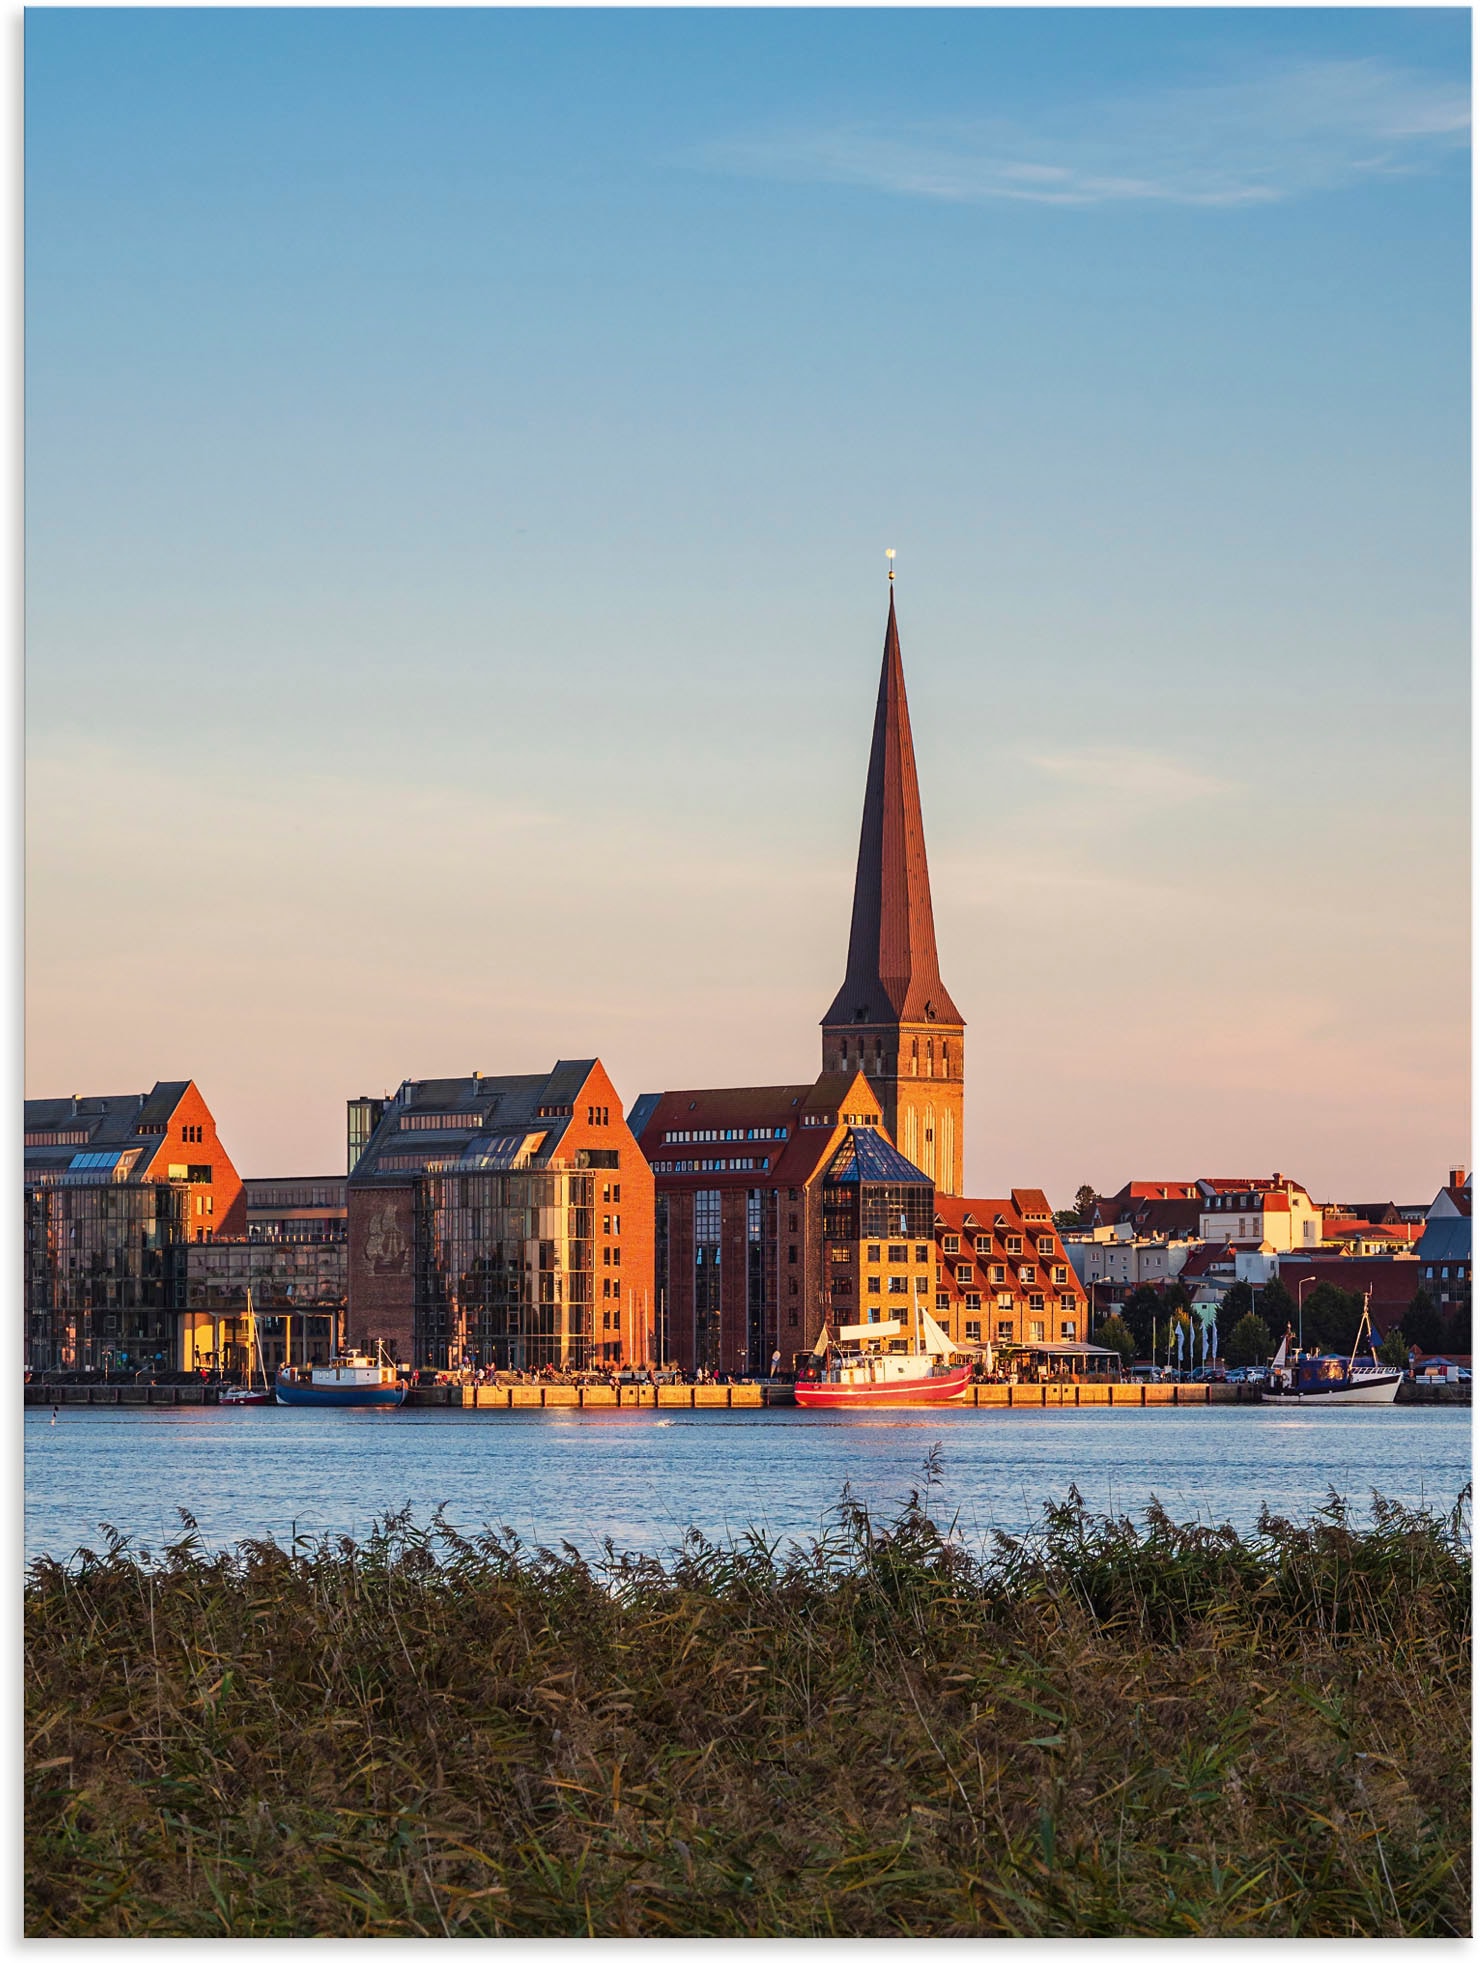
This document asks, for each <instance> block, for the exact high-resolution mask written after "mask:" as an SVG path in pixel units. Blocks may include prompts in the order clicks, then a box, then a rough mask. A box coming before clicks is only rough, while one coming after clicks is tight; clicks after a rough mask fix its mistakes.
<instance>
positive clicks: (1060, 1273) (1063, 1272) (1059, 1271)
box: [1053, 1264, 1069, 1288]
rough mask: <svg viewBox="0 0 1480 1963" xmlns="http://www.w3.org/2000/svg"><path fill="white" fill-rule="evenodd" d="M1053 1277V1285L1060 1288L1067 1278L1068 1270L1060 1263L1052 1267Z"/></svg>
mask: <svg viewBox="0 0 1480 1963" xmlns="http://www.w3.org/2000/svg"><path fill="white" fill-rule="evenodd" d="M1053 1278H1054V1284H1055V1286H1056V1287H1059V1288H1062V1287H1063V1285H1064V1283H1065V1282H1066V1281H1067V1280H1068V1279H1069V1270H1068V1269H1067V1268H1066V1267H1064V1266H1063V1265H1062V1264H1061V1265H1060V1266H1058V1267H1056V1268H1055V1269H1054V1271H1053Z"/></svg>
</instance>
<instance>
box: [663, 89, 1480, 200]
mask: <svg viewBox="0 0 1480 1963" xmlns="http://www.w3.org/2000/svg"><path fill="white" fill-rule="evenodd" d="M1469 130H1470V101H1469V90H1468V87H1467V86H1466V85H1465V84H1464V83H1463V82H1459V81H1455V80H1452V79H1448V78H1442V77H1438V76H1432V75H1424V74H1420V73H1415V72H1414V71H1412V70H1408V69H1400V68H1396V67H1394V66H1392V65H1391V64H1389V63H1386V62H1383V61H1378V60H1373V59H1367V60H1353V61H1327V62H1306V63H1302V64H1298V65H1294V66H1286V67H1283V68H1280V69H1276V70H1270V71H1267V72H1265V73H1263V74H1261V75H1257V76H1244V77H1240V78H1238V79H1236V80H1228V81H1221V82H1210V83H1204V84H1198V85H1189V86H1183V87H1177V88H1167V89H1161V90H1157V91H1148V92H1144V93H1141V94H1138V95H1134V96H1122V97H1118V98H1115V99H1106V100H1104V101H1101V102H1098V103H1089V104H1082V103H1076V104H1075V105H1074V106H1073V108H1072V109H1070V108H1069V107H1067V106H1066V107H1065V108H1064V109H1063V110H1062V111H1061V112H1059V113H1058V114H1057V115H1042V116H1039V117H1036V118H1035V119H1034V121H1033V122H1031V123H1029V122H1027V121H1023V120H1021V119H1014V118H1011V117H1006V116H998V115H987V116H983V117H981V118H978V119H973V120H961V119H958V120H954V121H949V122H948V121H938V122H929V123H922V122H916V123H914V124H904V125H901V124H898V123H891V124H890V125H887V126H886V125H884V124H871V123H854V124H835V125H832V126H830V127H827V128H822V129H810V130H801V129H796V128H793V129H790V130H772V131H770V132H767V133H757V134H754V135H752V136H749V137H736V138H731V139H722V140H716V141H715V142H713V143H711V144H709V145H707V146H706V147H705V149H704V150H703V152H702V153H701V155H700V158H699V161H701V162H703V163H704V164H706V165H707V166H708V167H710V168H715V169H724V170H729V171H741V172H746V173H749V174H755V175H764V176H777V177H786V178H792V179H802V180H810V181H823V182H830V183H836V184H851V185H857V186H862V187H867V188H870V189H873V190H879V191H885V192H891V193H894V194H896V195H899V196H903V197H919V198H933V199H938V200H943V201H947V202H951V203H958V204H976V203H985V202H991V201H998V200H1007V201H1011V202H1017V203H1031V204H1047V205H1071V206H1072V205H1081V206H1083V205H1104V204H1126V203H1143V204H1145V203H1163V204H1176V205H1205V206H1213V207H1218V206H1222V207H1237V206H1241V205H1251V204H1269V203H1274V202H1276V201H1278V200H1281V199H1285V198H1291V197H1296V196H1299V195H1301V194H1303V193H1308V192H1312V191H1322V190H1332V189H1336V188H1338V187H1340V186H1342V185H1346V184H1351V183H1355V182H1358V181H1361V180H1363V179H1370V178H1372V177H1378V176H1395V175H1403V174H1409V173H1412V172H1415V171H1420V170H1426V169H1431V168H1433V167H1434V166H1435V165H1436V164H1437V163H1438V162H1439V161H1440V160H1441V159H1442V158H1443V157H1445V156H1448V155H1451V154H1453V153H1455V152H1456V151H1460V150H1463V149H1464V148H1465V146H1466V145H1467V144H1468V141H1469Z"/></svg>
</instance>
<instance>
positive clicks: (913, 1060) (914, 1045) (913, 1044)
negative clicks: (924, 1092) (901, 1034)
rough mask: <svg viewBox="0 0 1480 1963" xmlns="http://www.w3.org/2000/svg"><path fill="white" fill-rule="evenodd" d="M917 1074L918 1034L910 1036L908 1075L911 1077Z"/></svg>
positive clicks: (918, 1072)
mask: <svg viewBox="0 0 1480 1963" xmlns="http://www.w3.org/2000/svg"><path fill="white" fill-rule="evenodd" d="M919 1074H920V1039H919V1037H918V1036H912V1037H911V1038H910V1075H911V1076H912V1077H918V1076H919Z"/></svg>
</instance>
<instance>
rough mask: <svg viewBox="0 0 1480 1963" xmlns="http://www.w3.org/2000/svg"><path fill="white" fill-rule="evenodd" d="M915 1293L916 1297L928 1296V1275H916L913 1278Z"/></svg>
mask: <svg viewBox="0 0 1480 1963" xmlns="http://www.w3.org/2000/svg"><path fill="white" fill-rule="evenodd" d="M915 1293H916V1294H917V1295H928V1294H929V1293H930V1277H929V1275H916V1276H915Z"/></svg>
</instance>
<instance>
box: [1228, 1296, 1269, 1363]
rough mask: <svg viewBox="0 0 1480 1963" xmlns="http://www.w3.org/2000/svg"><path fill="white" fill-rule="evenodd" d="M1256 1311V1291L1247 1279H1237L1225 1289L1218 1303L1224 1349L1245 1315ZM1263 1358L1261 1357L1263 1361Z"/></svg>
mask: <svg viewBox="0 0 1480 1963" xmlns="http://www.w3.org/2000/svg"><path fill="white" fill-rule="evenodd" d="M1253 1313H1254V1291H1253V1289H1252V1288H1250V1286H1249V1284H1248V1283H1247V1282H1246V1281H1236V1282H1235V1283H1234V1284H1233V1286H1232V1288H1226V1289H1225V1290H1224V1291H1223V1299H1222V1301H1221V1302H1219V1304H1218V1347H1219V1348H1220V1349H1222V1348H1223V1347H1224V1345H1225V1344H1226V1343H1227V1341H1228V1338H1229V1337H1230V1336H1231V1335H1232V1333H1233V1331H1234V1330H1235V1329H1237V1327H1238V1325H1239V1324H1240V1323H1241V1322H1242V1321H1243V1319H1244V1317H1245V1316H1248V1315H1252V1314H1253ZM1262 1360H1263V1359H1262V1358H1261V1361H1262Z"/></svg>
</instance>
